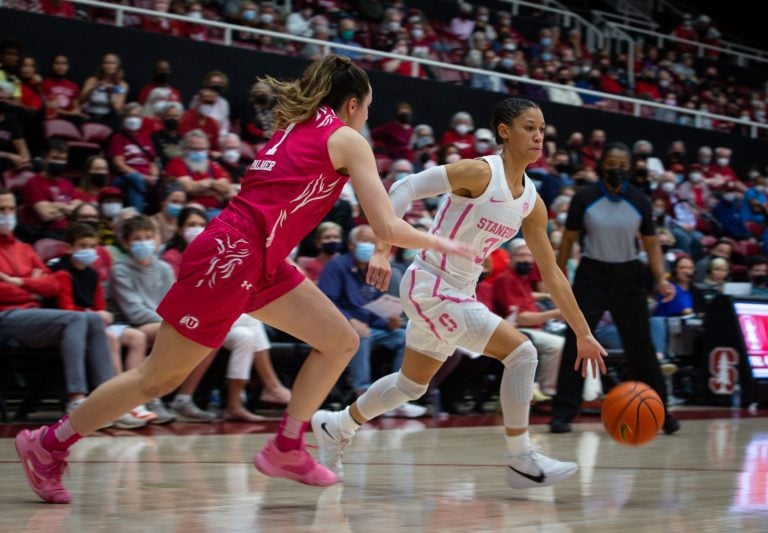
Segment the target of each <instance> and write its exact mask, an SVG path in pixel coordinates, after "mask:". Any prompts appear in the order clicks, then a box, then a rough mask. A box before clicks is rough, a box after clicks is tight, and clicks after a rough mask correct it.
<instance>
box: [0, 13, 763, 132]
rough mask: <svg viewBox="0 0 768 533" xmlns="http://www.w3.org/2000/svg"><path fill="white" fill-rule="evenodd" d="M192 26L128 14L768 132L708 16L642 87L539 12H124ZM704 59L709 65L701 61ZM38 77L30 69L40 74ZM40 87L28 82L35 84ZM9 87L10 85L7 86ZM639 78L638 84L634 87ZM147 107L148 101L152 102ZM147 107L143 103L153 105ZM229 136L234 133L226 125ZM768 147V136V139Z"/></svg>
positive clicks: (491, 86) (155, 28)
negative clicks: (720, 62) (730, 69)
mask: <svg viewBox="0 0 768 533" xmlns="http://www.w3.org/2000/svg"><path fill="white" fill-rule="evenodd" d="M118 3H123V4H125V5H130V6H133V7H139V8H144V9H149V10H153V11H157V12H159V13H170V14H175V15H180V16H184V17H187V20H185V21H181V20H168V19H164V18H162V17H152V16H145V15H141V16H139V15H135V14H130V13H129V14H126V16H125V20H124V24H125V25H126V26H128V27H135V28H140V29H142V30H145V31H151V32H157V33H164V34H168V35H174V36H178V37H187V38H190V39H195V40H200V41H211V42H221V41H222V39H223V32H222V31H221V30H219V29H217V28H212V27H206V26H203V25H200V24H196V23H195V21H196V20H208V21H220V22H227V23H231V24H235V25H240V26H243V27H247V28H253V29H258V30H268V31H272V32H278V33H285V34H286V35H293V36H300V37H311V38H313V39H317V40H319V41H326V42H327V43H328V44H327V45H319V44H304V43H301V42H297V41H291V40H289V39H280V38H276V37H272V36H268V35H259V34H253V33H248V32H245V31H243V32H235V34H234V36H233V44H234V45H235V46H243V47H249V48H255V49H259V50H262V51H266V52H270V53H276V54H290V55H297V56H301V57H305V58H307V59H315V58H317V57H319V56H322V55H325V54H327V53H328V52H329V51H333V52H335V53H340V54H344V55H348V56H349V57H350V58H352V59H353V60H355V61H357V62H358V63H360V64H361V65H362V66H365V67H367V68H373V69H381V70H384V71H387V72H392V73H397V74H400V75H403V76H410V77H417V78H430V79H436V80H440V81H449V82H456V83H463V84H466V85H468V86H471V87H474V88H479V89H485V90H488V91H494V92H501V93H506V94H511V95H520V96H524V97H527V98H533V99H536V100H550V101H553V102H558V103H564V104H571V105H583V106H593V107H597V108H600V109H604V110H610V111H616V112H625V113H632V112H633V107H632V105H631V104H628V103H622V102H618V101H616V100H611V99H608V98H602V97H600V96H596V95H586V94H580V93H577V92H575V91H573V90H569V89H568V87H578V88H582V89H590V90H594V91H599V92H603V93H607V94H608V95H621V96H630V97H636V98H639V99H646V100H649V101H653V102H657V103H663V104H666V105H670V106H675V107H680V108H685V109H688V110H697V111H703V112H708V113H712V114H717V115H722V116H726V117H734V118H739V119H745V120H750V121H753V122H757V123H761V124H768V119H767V118H766V110H767V109H766V106H768V101H767V98H768V82H764V83H763V84H762V85H761V86H760V85H758V86H755V85H754V83H749V82H744V81H741V80H739V79H737V78H736V77H733V76H730V75H729V76H727V77H726V76H724V75H723V74H722V73H721V72H719V71H718V67H717V63H714V64H713V62H712V60H717V59H718V58H719V53H718V52H717V51H716V50H712V49H709V48H707V49H704V50H703V51H702V53H701V55H700V56H697V55H696V54H697V53H698V49H697V48H696V46H695V44H691V42H687V41H692V42H693V43H696V42H700V43H702V44H705V45H708V46H718V45H719V44H720V40H721V34H720V31H719V30H718V29H717V27H716V24H714V23H713V22H712V20H711V18H710V17H709V16H707V15H701V16H699V17H698V18H697V19H696V21H694V20H693V17H692V16H691V15H689V14H685V15H683V17H682V18H681V20H680V23H679V25H677V26H675V27H674V28H673V29H672V31H671V32H670V34H671V35H672V36H674V37H675V38H677V39H683V40H684V41H671V44H669V45H668V46H667V48H661V47H659V46H655V45H654V44H653V43H648V42H643V41H642V40H640V41H638V42H637V44H636V47H635V50H634V51H633V52H634V64H633V65H632V67H631V68H632V72H631V74H632V76H631V77H630V72H628V66H627V65H628V61H627V59H628V58H627V54H626V53H625V52H621V53H611V51H610V50H608V49H607V48H606V49H591V50H590V49H588V47H587V46H586V44H585V42H584V35H583V32H582V30H580V29H578V28H563V27H560V26H558V25H557V24H555V23H552V24H549V22H548V20H549V19H548V18H547V17H546V16H544V15H543V14H541V13H539V16H538V17H537V18H536V19H534V22H535V23H534V24H531V23H530V22H531V19H527V18H524V17H521V18H520V19H519V20H518V19H517V18H515V19H513V17H512V15H511V14H510V12H508V11H494V10H491V9H489V8H487V7H484V6H473V5H472V4H471V3H463V2H459V3H457V4H456V5H455V6H451V7H452V8H453V9H455V10H456V15H455V16H454V17H453V18H451V19H450V20H449V21H447V22H444V21H442V20H439V19H436V18H435V17H432V18H430V17H429V16H428V15H427V14H426V13H425V12H424V11H422V10H420V9H417V8H415V7H408V6H407V5H406V3H405V2H403V1H401V0H392V1H390V2H356V1H348V2H344V1H341V0H299V1H296V2H292V3H291V6H292V9H293V11H287V10H286V9H285V8H283V7H281V6H277V5H274V4H272V3H270V2H251V1H242V2H241V1H232V0H209V1H203V2H199V1H184V0H173V1H169V0H132V1H130V2H129V1H127V0H126V1H124V2H118ZM5 5H6V6H9V7H17V8H20V9H25V10H28V11H29V10H32V11H38V12H43V13H47V14H52V15H57V16H63V17H75V16H78V14H79V16H81V17H87V18H89V19H90V20H96V21H101V22H105V23H114V13H110V12H109V11H108V10H103V9H97V8H87V7H85V6H75V5H73V4H71V3H69V2H67V1H66V0H11V1H9V2H6V3H5ZM335 44H341V45H346V46H348V47H353V48H367V49H374V50H380V51H385V52H393V53H398V54H401V55H404V56H412V57H415V58H428V59H432V60H437V61H444V62H447V63H455V64H463V65H467V66H470V67H475V68H478V69H481V70H486V71H489V72H495V73H501V74H511V75H516V76H522V77H526V78H530V79H533V80H541V81H547V82H551V83H557V84H561V85H563V88H558V87H543V86H539V85H532V84H527V83H521V82H518V81H512V80H508V79H502V78H498V77H495V76H492V75H484V74H471V75H468V74H466V73H460V72H457V71H448V70H446V69H440V68H434V67H430V66H422V65H420V64H419V63H416V62H413V61H408V60H405V59H402V60H401V59H391V58H380V57H374V56H372V55H370V54H366V53H364V52H363V51H362V50H361V51H359V52H358V51H355V50H352V49H349V48H343V49H342V48H338V47H336V46H334V45H335ZM699 59H702V60H703V61H699ZM33 69H34V67H32V66H30V73H31V72H33ZM28 77H29V76H28V75H27V78H28ZM1 79H2V78H0V80H1ZM630 79H634V82H631V81H630ZM144 96H146V95H144ZM142 103H143V102H142ZM641 116H644V117H646V118H653V119H656V120H661V121H667V122H675V123H679V124H684V125H695V126H696V127H699V128H705V129H713V130H718V131H724V132H735V133H741V134H745V135H749V134H750V131H749V127H748V126H745V125H742V124H736V123H734V122H731V121H728V120H718V119H712V118H704V117H696V116H694V115H689V114H683V113H675V112H674V111H672V110H665V109H660V108H652V107H644V108H642V109H641ZM221 127H222V128H223V129H226V127H227V125H226V124H221ZM759 135H760V136H768V129H761V130H760V131H759Z"/></svg>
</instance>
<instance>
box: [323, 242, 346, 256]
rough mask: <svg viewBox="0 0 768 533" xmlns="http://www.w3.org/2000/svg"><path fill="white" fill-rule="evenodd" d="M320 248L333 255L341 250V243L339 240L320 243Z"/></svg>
mask: <svg viewBox="0 0 768 533" xmlns="http://www.w3.org/2000/svg"><path fill="white" fill-rule="evenodd" d="M320 249H321V250H322V251H323V252H325V253H327V254H328V255H333V254H335V253H338V252H339V251H340V250H341V243H340V242H339V241H328V242H324V243H323V244H321V245H320Z"/></svg>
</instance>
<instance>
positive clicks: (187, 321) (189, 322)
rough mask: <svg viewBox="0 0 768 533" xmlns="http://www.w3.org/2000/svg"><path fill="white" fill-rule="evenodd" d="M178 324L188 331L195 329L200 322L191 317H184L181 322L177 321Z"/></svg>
mask: <svg viewBox="0 0 768 533" xmlns="http://www.w3.org/2000/svg"><path fill="white" fill-rule="evenodd" d="M179 324H181V325H182V326H184V327H187V328H189V329H195V328H196V327H197V326H199V325H200V320H198V319H197V317H194V316H192V315H184V316H183V317H182V318H181V320H179Z"/></svg>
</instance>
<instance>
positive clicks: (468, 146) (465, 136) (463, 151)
mask: <svg viewBox="0 0 768 533" xmlns="http://www.w3.org/2000/svg"><path fill="white" fill-rule="evenodd" d="M474 129H475V121H474V120H473V119H472V115H470V114H469V113H467V112H466V111H459V112H457V113H455V114H454V115H453V117H451V127H450V129H448V130H446V131H445V132H444V133H443V136H442V137H440V143H439V144H440V145H446V144H452V145H454V146H455V147H456V148H457V149H458V150H459V154H460V156H461V159H472V158H473V157H475V135H474V134H473V133H472V131H473V130H474Z"/></svg>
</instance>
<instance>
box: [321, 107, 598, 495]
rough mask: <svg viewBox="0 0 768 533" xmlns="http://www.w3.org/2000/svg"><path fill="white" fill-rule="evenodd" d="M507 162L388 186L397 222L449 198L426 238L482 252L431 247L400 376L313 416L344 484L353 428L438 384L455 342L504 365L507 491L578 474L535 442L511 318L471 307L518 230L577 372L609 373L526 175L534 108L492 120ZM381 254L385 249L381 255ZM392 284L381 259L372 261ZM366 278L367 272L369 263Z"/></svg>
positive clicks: (412, 298)
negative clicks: (574, 349)
mask: <svg viewBox="0 0 768 533" xmlns="http://www.w3.org/2000/svg"><path fill="white" fill-rule="evenodd" d="M493 129H494V131H495V132H496V137H497V141H498V142H499V143H503V150H502V152H501V154H500V155H490V156H485V157H481V158H478V159H472V160H463V161H458V162H456V163H452V164H449V165H445V166H438V167H432V168H430V169H427V170H425V171H423V172H420V173H418V174H415V175H411V176H408V177H407V178H404V179H402V180H400V181H398V182H396V183H395V185H394V186H393V187H392V189H391V190H390V198H391V200H392V203H393V205H394V207H395V211H396V213H397V214H398V215H399V216H402V215H403V214H404V213H405V212H406V210H407V209H408V206H409V204H410V202H411V201H413V200H416V199H420V198H427V197H432V196H437V195H440V194H443V193H449V194H447V195H446V197H445V198H444V199H443V202H442V204H441V206H440V208H439V210H438V213H437V216H436V217H435V223H434V225H433V226H432V228H431V230H430V232H431V233H434V234H438V235H442V236H445V237H448V236H450V238H452V239H456V240H459V241H461V242H463V243H465V244H468V245H470V246H472V247H474V248H475V249H476V250H478V252H479V253H478V255H477V257H475V258H474V260H472V259H463V258H457V257H455V256H452V257H451V256H445V255H443V254H440V253H437V252H433V251H431V250H425V251H423V252H422V253H421V254H420V255H418V256H417V257H416V258H415V259H414V261H413V264H412V265H411V266H410V267H409V268H408V270H407V271H406V273H405V275H404V276H403V281H402V283H401V285H400V298H401V300H402V302H403V307H404V309H405V312H406V313H407V315H408V318H409V322H408V326H407V330H406V331H407V333H406V345H407V348H406V352H405V358H404V361H403V365H402V368H401V369H400V371H399V372H397V373H394V374H390V375H388V376H385V377H383V378H381V379H379V380H378V381H376V382H375V383H374V384H373V385H371V387H370V388H369V389H368V390H367V391H366V392H365V393H364V394H363V395H362V396H360V397H359V398H358V399H357V400H356V401H355V402H354V403H353V404H352V405H351V406H349V407H347V408H346V409H344V410H343V411H341V412H337V413H334V412H330V411H318V412H317V413H315V415H314V416H313V417H312V429H313V431H314V433H315V436H316V438H317V441H318V445H319V448H320V462H321V463H323V464H324V465H325V466H327V467H328V468H330V469H331V470H333V471H334V472H336V474H337V475H338V476H339V478H341V476H342V464H341V457H342V455H343V452H344V449H345V448H346V446H347V445H348V444H349V443H350V441H351V439H352V436H353V435H354V433H355V430H356V429H357V428H358V427H360V425H361V424H364V423H365V422H367V421H368V420H371V419H372V418H375V417H377V416H379V415H381V414H382V413H384V412H386V411H389V410H390V409H394V408H396V407H398V406H400V405H402V404H404V403H406V402H408V401H411V400H415V399H417V398H419V397H420V396H422V395H423V394H424V393H425V392H426V390H427V385H428V384H429V381H430V380H431V379H432V376H434V375H435V373H436V372H437V370H438V369H439V368H440V366H441V365H442V364H443V363H444V362H445V360H446V359H447V358H448V357H449V356H450V355H451V354H453V352H454V350H455V349H456V347H457V346H461V347H463V348H466V349H468V350H471V351H474V352H479V353H483V354H485V355H488V356H490V357H495V358H496V359H499V360H500V361H501V362H502V363H503V364H504V367H505V368H504V373H503V376H502V379H501V391H500V395H501V406H502V411H503V415H504V426H505V430H506V441H507V449H508V466H509V467H508V468H507V483H508V484H509V486H510V487H512V488H521V489H522V488H531V487H540V486H545V485H551V484H553V483H556V482H558V481H561V480H563V479H565V478H566V477H568V476H570V475H571V474H573V473H574V472H576V470H577V469H578V466H577V465H576V463H571V462H562V461H558V460H555V459H551V458H549V457H546V456H544V455H543V454H541V453H540V452H539V451H538V450H537V449H536V448H534V447H533V446H532V445H531V441H530V437H529V434H528V417H529V409H530V401H531V398H532V395H533V383H534V375H535V373H536V364H537V357H536V349H535V348H534V347H533V344H532V343H531V341H530V340H528V338H527V337H526V336H525V335H523V334H522V333H521V332H519V331H518V330H517V329H515V328H514V327H513V326H512V325H511V324H510V323H509V322H507V321H505V320H503V319H502V318H501V317H499V316H497V315H495V314H494V313H492V312H491V311H489V310H488V308H487V307H485V306H484V305H483V304H481V303H480V302H478V301H477V300H476V299H475V286H476V284H477V280H478V277H479V275H480V273H481V272H482V269H483V259H485V257H486V256H488V255H489V254H490V253H491V252H493V251H494V250H496V249H497V248H499V247H500V246H501V245H502V244H504V243H505V242H506V241H508V240H510V239H511V238H512V237H514V236H515V235H516V234H517V233H518V231H520V230H521V229H522V230H523V233H524V235H525V240H526V242H527V244H528V247H529V248H530V249H531V252H533V255H534V258H535V260H536V264H537V265H538V266H539V269H540V271H541V274H542V276H543V278H544V281H545V282H546V284H547V288H548V289H549V290H550V292H551V294H552V300H554V302H555V304H556V305H557V306H558V308H559V309H560V310H561V311H562V313H563V316H564V317H565V319H566V320H567V321H568V324H569V325H570V326H571V327H572V328H573V330H574V331H575V332H576V335H577V338H578V358H577V361H576V367H575V370H579V369H580V370H581V373H582V375H586V372H587V369H588V367H590V366H591V368H592V372H593V373H594V374H595V375H597V373H596V372H597V368H598V367H599V368H600V371H601V372H603V373H604V372H605V363H604V361H603V357H604V356H605V355H607V354H606V352H605V350H604V349H603V347H602V346H600V344H599V343H598V342H597V341H596V340H595V339H594V337H593V336H592V333H591V331H590V329H589V326H588V325H587V322H586V320H585V319H584V316H583V315H582V313H581V311H580V310H579V308H578V306H577V304H576V300H575V298H574V296H573V292H572V291H571V287H570V285H569V284H568V280H567V279H566V277H565V276H564V275H563V273H562V272H561V271H560V270H559V269H558V267H557V264H556V262H555V256H554V253H553V251H552V247H551V246H550V243H549V239H548V237H547V230H546V227H547V210H546V207H545V206H544V202H543V201H542V200H541V198H540V197H539V196H538V194H537V193H536V189H535V186H534V184H533V182H532V181H531V180H530V178H528V176H527V175H526V174H525V167H526V166H527V165H528V164H530V163H533V162H534V161H536V160H538V159H539V157H540V156H541V150H542V143H543V138H544V116H543V115H542V112H541V109H539V106H538V105H536V104H535V103H533V102H531V101H529V100H523V99H518V98H508V99H506V100H504V101H502V102H500V103H499V104H498V105H497V106H496V109H495V110H494V114H493ZM381 252H383V253H384V254H386V253H388V250H384V249H383V247H382V250H381ZM377 261H378V264H379V265H381V267H380V270H379V271H378V274H377V273H374V277H375V276H376V275H379V276H387V275H388V271H387V268H386V266H384V263H385V262H386V255H383V256H381V255H380V256H379V257H378V258H377ZM369 270H370V267H369Z"/></svg>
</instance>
